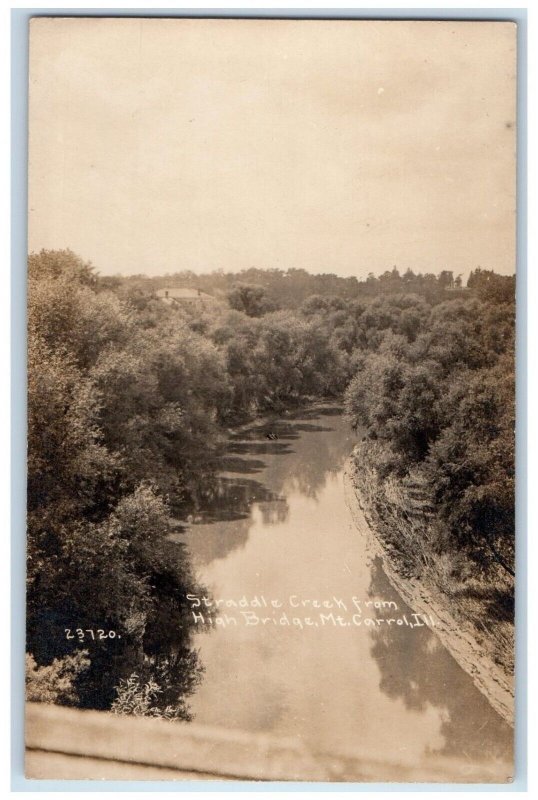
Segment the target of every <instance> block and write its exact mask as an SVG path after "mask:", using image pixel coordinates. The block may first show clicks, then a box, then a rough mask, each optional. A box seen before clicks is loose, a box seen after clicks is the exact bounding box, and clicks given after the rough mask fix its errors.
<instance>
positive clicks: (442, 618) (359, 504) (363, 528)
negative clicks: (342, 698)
mask: <svg viewBox="0 0 538 800" xmlns="http://www.w3.org/2000/svg"><path fill="white" fill-rule="evenodd" d="M344 488H345V498H346V503H347V505H348V507H349V509H350V512H351V515H352V518H353V521H354V523H355V526H356V528H357V530H358V532H359V533H360V534H361V536H363V537H364V539H365V541H366V543H367V545H368V550H369V552H370V553H371V554H372V557H373V556H376V555H379V556H381V557H382V558H383V569H384V571H385V573H386V575H387V577H388V579H389V580H390V582H391V583H392V584H393V586H394V587H395V589H396V590H397V591H398V592H399V593H400V595H401V596H402V598H403V599H404V600H405V602H406V603H408V605H409V606H411V608H412V609H413V610H414V611H415V612H417V613H423V614H429V615H431V616H433V617H434V619H435V621H436V633H437V636H438V637H439V639H440V641H441V642H442V643H443V645H444V646H445V647H446V649H447V650H448V651H449V653H450V654H451V655H452V656H453V658H454V659H455V660H456V661H457V663H458V664H459V665H460V666H461V667H462V669H463V670H465V672H466V673H467V674H468V675H469V676H470V677H471V679H472V680H473V683H474V684H475V686H476V687H477V688H478V689H479V691H480V692H482V694H483V695H484V696H485V697H486V698H487V700H488V701H489V703H490V704H491V706H492V707H493V708H494V709H495V710H496V711H497V713H498V714H499V715H500V716H501V717H502V718H503V719H504V720H505V721H506V722H507V723H508V724H509V725H511V726H512V727H513V725H514V682H513V676H512V675H511V674H507V671H506V670H505V669H503V668H502V666H500V665H499V664H497V663H495V661H494V660H493V659H492V658H491V657H490V655H489V653H488V649H489V648H488V647H487V646H484V644H481V643H479V642H478V641H477V637H476V636H475V635H473V634H474V631H473V630H472V625H471V624H470V623H468V622H466V620H465V619H462V618H461V613H460V614H459V615H458V618H457V619H456V616H455V615H454V613H453V610H452V609H451V608H450V599H449V598H448V597H446V596H444V595H443V594H442V592H441V591H440V590H438V589H436V587H434V586H432V585H431V584H429V583H426V582H425V581H424V580H419V579H417V578H414V577H412V576H407V575H406V576H405V577H404V576H403V575H402V572H401V570H400V569H399V568H398V564H397V562H396V560H395V559H394V558H393V557H392V556H391V554H390V552H389V549H388V548H387V546H386V544H385V543H384V542H383V539H382V537H381V536H380V535H379V534H378V533H377V532H376V525H375V521H374V520H373V519H372V514H371V512H369V509H368V504H367V502H366V500H365V498H364V494H363V493H362V492H361V488H360V484H359V481H358V479H357V472H356V467H355V465H354V461H353V457H350V458H349V459H348V460H347V462H346V465H345V470H344Z"/></svg>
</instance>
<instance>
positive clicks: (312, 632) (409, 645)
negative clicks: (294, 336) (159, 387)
mask: <svg viewBox="0 0 538 800" xmlns="http://www.w3.org/2000/svg"><path fill="white" fill-rule="evenodd" d="M269 437H270V438H269ZM275 437H277V438H275ZM355 441H356V437H355V435H354V434H353V432H352V431H351V429H350V427H349V425H348V423H347V422H346V421H345V419H344V417H343V416H342V414H341V413H340V409H338V408H329V407H321V408H317V409H311V410H309V411H303V412H300V413H297V414H289V415H287V416H284V417H283V418H281V419H276V420H274V421H271V422H270V423H265V424H259V425H255V426H252V427H250V428H249V429H248V430H246V431H243V432H238V433H236V434H232V435H231V437H230V440H229V443H228V447H227V450H226V453H225V455H224V457H223V460H222V471H221V473H220V476H219V482H218V491H217V492H215V495H214V497H213V498H212V499H211V501H209V502H208V503H207V506H206V507H205V508H204V509H203V510H202V514H201V517H200V518H199V521H198V522H197V523H195V524H192V525H191V527H190V530H189V531H188V533H187V537H186V539H187V544H188V548H189V550H190V552H191V554H192V557H193V562H194V566H195V569H196V571H197V574H198V575H199V577H200V580H201V581H202V582H203V584H204V585H205V586H207V587H208V589H209V590H210V592H211V593H212V595H213V597H214V598H215V599H218V598H220V599H222V600H224V601H225V602H226V603H228V602H229V601H233V602H236V603H238V602H239V601H240V600H241V598H244V599H243V602H245V601H246V602H248V603H252V601H253V599H254V598H258V601H259V602H262V599H263V601H264V602H266V603H269V604H270V603H271V602H272V601H273V600H275V601H276V602H280V603H282V604H283V606H282V607H279V608H277V609H274V608H271V607H269V609H265V610H263V609H262V610H259V611H258V610H256V609H255V610H254V613H258V614H259V616H260V617H262V616H263V617H265V618H266V619H269V618H271V617H275V618H276V619H277V620H279V619H280V618H281V616H282V611H286V614H287V617H288V618H289V619H290V620H291V619H292V618H293V617H294V615H297V618H299V619H304V618H305V616H308V615H310V619H311V620H312V621H317V624H312V625H311V626H309V627H303V628H302V629H301V628H300V627H297V626H294V625H293V624H290V625H285V624H273V623H266V624H263V625H262V624H258V625H247V624H245V621H244V620H245V618H244V617H241V610H240V609H239V608H235V607H233V605H232V606H231V607H223V608H221V609H220V612H216V613H215V616H220V617H221V622H224V623H225V622H226V617H225V615H226V614H227V615H228V617H230V616H234V617H236V618H237V619H238V620H239V623H238V624H232V623H230V624H219V625H217V626H213V627H212V626H208V632H207V633H202V634H199V635H197V636H196V642H195V645H196V647H197V648H199V649H200V654H201V660H202V662H203V664H204V666H205V675H204V677H203V680H202V683H201V685H200V687H199V688H198V690H197V693H196V694H195V695H194V697H193V698H192V702H191V708H192V711H193V712H194V714H195V720H196V722H198V723H203V724H208V725H212V726H219V727H221V728H225V729H240V730H243V731H256V732H265V733H270V734H273V735H275V736H284V737H292V738H294V739H297V740H298V741H300V742H301V743H303V744H305V745H306V746H307V747H308V748H309V749H310V750H311V751H312V752H314V753H320V754H321V753H323V754H331V753H334V754H338V755H342V756H344V757H345V756H349V757H353V758H357V757H360V758H362V759H365V760H366V761H368V760H369V759H370V760H371V761H372V763H373V762H374V761H375V762H378V761H379V762H380V764H381V766H380V767H379V770H380V774H379V779H380V780H381V779H383V777H384V774H383V766H382V764H383V762H385V761H386V762H387V763H391V764H402V765H413V766H416V765H417V764H428V763H430V762H431V763H432V764H433V763H435V764H439V763H440V764H441V765H442V768H443V769H444V771H445V779H446V780H465V777H466V775H467V774H468V773H469V770H471V771H472V770H475V771H476V765H477V763H480V764H483V765H484V780H491V779H492V776H494V777H495V779H496V780H499V781H505V780H506V779H507V778H508V777H509V776H510V775H511V774H512V772H511V766H510V765H511V747H512V731H511V729H510V728H509V726H508V725H507V724H506V723H504V721H503V720H502V719H501V718H500V717H499V716H498V714H497V713H496V712H495V711H494V710H493V709H492V707H491V706H490V705H489V703H488V702H487V700H486V699H485V698H484V696H483V695H482V694H481V693H480V692H479V691H478V690H477V689H476V688H475V687H474V685H473V683H472V681H471V679H470V678H469V677H468V675H467V674H466V673H465V672H464V671H463V670H462V669H461V668H460V667H459V666H458V664H457V663H456V662H455V660H454V659H453V658H452V656H451V655H450V654H449V653H448V652H447V651H446V649H445V648H444V647H443V645H442V644H441V643H440V641H439V639H438V638H437V637H436V635H435V633H434V629H432V628H431V627H428V626H426V625H424V626H422V627H418V626H417V627H414V628H411V627H410V626H407V625H401V626H398V625H397V624H396V623H391V624H390V625H389V624H388V623H387V622H384V623H382V624H380V625H378V626H376V627H366V626H365V624H364V623H363V624H362V625H361V626H358V625H355V624H354V623H352V622H350V620H351V619H352V615H353V613H354V612H357V606H356V605H354V604H353V601H352V598H356V600H357V603H358V605H359V607H360V609H361V613H362V619H363V620H364V619H365V618H366V616H370V617H372V618H373V617H376V616H377V617H381V616H383V617H385V618H386V619H388V618H394V619H396V618H401V617H402V615H404V616H405V617H406V619H407V620H408V621H409V620H413V617H412V613H413V612H412V609H410V608H409V607H408V606H407V605H406V604H405V602H404V601H403V600H402V598H401V597H400V596H399V595H398V593H397V592H396V591H395V590H394V588H393V587H392V586H391V584H390V582H389V581H388V579H387V577H386V575H385V573H384V571H383V564H382V560H381V559H380V558H371V557H370V556H369V555H368V553H367V548H366V543H365V542H364V541H363V540H362V537H361V536H360V534H359V533H358V531H357V529H356V527H355V526H354V524H353V520H352V518H351V515H350V512H349V510H348V508H347V506H346V503H345V499H344V490H343V465H344V461H345V459H346V458H347V456H348V455H349V454H350V452H351V450H352V448H353V445H354V443H355ZM314 600H318V601H324V600H325V601H326V602H327V603H336V604H337V607H336V609H335V611H334V613H335V614H338V613H340V609H339V607H338V603H339V602H340V603H341V602H343V603H345V604H346V606H347V609H348V610H347V613H345V612H341V616H342V618H343V619H344V625H340V624H339V625H334V624H332V622H328V623H325V622H324V623H323V624H322V623H321V621H320V616H319V615H320V613H323V614H329V613H330V610H329V609H328V608H325V609H323V608H322V609H321V611H320V610H319V609H316V608H314V607H313V606H312V603H311V602H309V601H314ZM303 601H304V602H305V603H306V605H305V606H304V607H300V608H296V607H295V604H296V603H299V604H301V603H303ZM368 601H371V602H374V601H378V602H380V601H381V602H384V603H385V604H387V605H386V606H385V608H389V604H392V605H390V609H393V608H394V607H397V611H394V612H393V611H392V610H390V611H387V610H385V609H384V610H382V611H374V610H373V608H372V607H371V606H369V607H367V606H366V603H367V602H368ZM290 603H291V605H290ZM208 610H209V609H208ZM249 610H250V611H252V608H250V609H249ZM197 611H198V612H201V611H203V612H204V613H206V611H205V610H204V609H203V608H200V609H197ZM357 619H360V617H359V618H357V617H355V621H357ZM473 774H474V773H473ZM354 777H357V776H354V775H353V774H346V775H344V776H343V779H345V780H353V778H354Z"/></svg>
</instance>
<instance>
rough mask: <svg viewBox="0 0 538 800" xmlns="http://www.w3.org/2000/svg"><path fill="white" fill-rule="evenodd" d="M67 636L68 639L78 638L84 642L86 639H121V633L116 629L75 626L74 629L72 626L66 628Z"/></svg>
mask: <svg viewBox="0 0 538 800" xmlns="http://www.w3.org/2000/svg"><path fill="white" fill-rule="evenodd" d="M65 638H66V639H78V640H79V642H83V641H84V640H85V639H93V641H95V640H96V639H121V636H120V635H119V633H116V631H105V630H103V628H97V629H94V628H85V629H84V630H83V629H82V628H75V629H74V630H73V629H71V628H66V629H65Z"/></svg>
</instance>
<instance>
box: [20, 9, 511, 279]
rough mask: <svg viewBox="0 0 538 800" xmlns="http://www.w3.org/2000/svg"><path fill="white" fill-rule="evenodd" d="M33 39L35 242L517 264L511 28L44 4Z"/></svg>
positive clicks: (176, 257)
mask: <svg viewBox="0 0 538 800" xmlns="http://www.w3.org/2000/svg"><path fill="white" fill-rule="evenodd" d="M30 48H31V49H30V119H29V249H30V251H37V250H40V249H41V248H47V249H59V248H67V247H68V248H70V249H72V250H74V251H75V252H76V253H77V254H78V255H80V256H81V257H82V258H84V259H85V260H89V261H91V262H92V263H93V264H94V266H95V267H96V269H97V270H98V271H99V272H101V273H102V274H117V273H120V274H125V275H128V274H137V273H145V274H148V275H162V274H165V273H173V272H176V271H180V270H184V269H189V270H193V271H194V272H210V271H212V270H215V269H222V270H224V271H238V270H241V269H247V268H249V267H261V268H279V269H288V268H303V269H306V270H308V271H310V272H313V273H320V272H334V273H336V274H338V275H342V276H346V277H348V276H352V275H354V276H356V277H357V278H359V279H362V278H365V277H366V276H367V274H368V273H370V272H373V273H374V274H380V273H381V272H383V271H384V270H386V269H391V268H392V267H393V266H394V265H396V266H397V267H398V269H400V270H401V271H402V270H405V269H407V268H411V269H413V270H415V271H422V272H435V273H437V272H439V271H440V270H442V269H451V270H453V271H454V273H455V274H458V273H462V274H464V275H466V274H468V272H469V270H470V269H474V268H475V267H477V266H481V267H482V268H485V269H494V270H495V271H497V272H500V273H503V274H512V273H513V272H514V271H515V146H516V141H515V128H516V120H515V113H516V112H515V102H516V82H515V81H516V28H515V25H514V24H512V23H508V22H454V21H450V22H417V21H410V22H404V21H399V22H394V21H349V20H347V21H320V20H318V21H307V20H303V21H293V20H280V21H277V20H202V19H198V20H177V19H176V20H170V19H169V20H160V19H144V20H140V19H106V18H103V19H99V18H97V19H95V18H93V19H92V18H87V19H80V18H78V19H76V18H75V19H73V18H71V19H61V18H49V19H47V18H41V19H36V20H33V21H32V23H31V37H30Z"/></svg>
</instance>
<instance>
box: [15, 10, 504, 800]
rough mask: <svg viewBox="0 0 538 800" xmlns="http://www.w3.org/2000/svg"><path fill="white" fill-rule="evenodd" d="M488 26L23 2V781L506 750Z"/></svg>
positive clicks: (413, 773) (379, 763)
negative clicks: (89, 9)
mask: <svg viewBox="0 0 538 800" xmlns="http://www.w3.org/2000/svg"><path fill="white" fill-rule="evenodd" d="M517 33H518V29H517V25H516V23H514V22H511V21H507V20H497V21H494V20H487V21H486V20H466V21H463V20H454V19H452V20H451V19H446V20H433V19H432V20H403V19H392V20H388V19H377V20H376V19H291V18H280V19H276V18H274V19H271V18H265V19H261V18H260V19H255V18H231V17H227V18H202V17H198V18H195V17H192V18H186V17H184V18H179V17H176V18H174V17H167V18H164V17H161V18H157V17H151V16H147V17H136V16H123V17H118V18H113V17H106V16H93V17H76V16H75V17H69V16H41V17H34V18H33V19H31V21H30V25H29V114H28V117H29V122H28V128H29V144H28V274H27V289H28V295H27V303H28V306H27V313H28V322H27V326H28V327H27V336H28V361H27V379H28V461H27V465H28V476H27V540H26V676H25V685H26V693H25V775H26V778H28V779H31V780H34V781H43V780H92V781H103V780H107V781H108V780H110V781H125V780H132V781H163V782H164V781H178V782H181V781H213V782H215V786H218V783H219V782H227V783H228V784H229V783H230V782H232V781H244V782H250V781H261V782H275V781H277V782H321V783H339V782H340V783H344V784H351V783H363V784H372V783H381V782H388V783H398V784H405V783H421V784H425V783H435V784H443V783H451V784H507V785H508V784H511V783H512V782H513V781H514V780H515V779H516V777H517V776H516V775H515V768H514V724H515V718H514V716H515V715H514V696H515V680H514V675H515V665H514V662H515V657H514V632H515V626H514V597H515V581H516V569H515V553H516V536H515V321H516V308H515V306H516V304H515V287H516V277H515V273H516V136H517V113H516V111H517V102H516V101H517V88H518V87H517ZM21 630H22V623H21ZM97 786H98V784H96V787H97ZM178 788H180V787H178Z"/></svg>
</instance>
